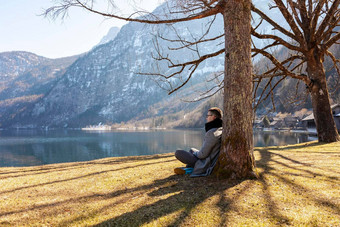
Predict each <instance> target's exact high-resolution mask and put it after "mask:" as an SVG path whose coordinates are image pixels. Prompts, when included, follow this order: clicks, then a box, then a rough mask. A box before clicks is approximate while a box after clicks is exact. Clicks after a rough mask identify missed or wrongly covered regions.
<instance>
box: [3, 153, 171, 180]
mask: <svg viewBox="0 0 340 227" xmlns="http://www.w3.org/2000/svg"><path fill="white" fill-rule="evenodd" d="M169 157H173V154H161V155H144V156H132V157H130V156H126V157H119V158H118V157H114V158H113V159H111V158H105V159H99V160H93V161H86V162H75V163H72V162H70V163H62V164H57V166H56V165H55V164H50V165H42V166H37V167H17V169H19V170H16V171H3V172H2V171H1V168H0V180H1V179H6V178H14V177H24V176H30V175H39V174H45V173H50V172H53V173H55V172H57V171H68V170H74V169H81V168H84V166H86V165H93V164H94V165H113V164H116V163H122V162H125V163H128V162H135V161H148V160H155V159H163V158H169ZM1 175H5V176H1ZM6 175H8V176H6Z"/></svg>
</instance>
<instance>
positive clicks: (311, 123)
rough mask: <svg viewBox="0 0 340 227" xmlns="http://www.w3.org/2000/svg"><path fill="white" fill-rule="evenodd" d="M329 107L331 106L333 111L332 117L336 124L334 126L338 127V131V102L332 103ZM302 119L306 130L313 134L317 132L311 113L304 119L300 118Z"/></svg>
mask: <svg viewBox="0 0 340 227" xmlns="http://www.w3.org/2000/svg"><path fill="white" fill-rule="evenodd" d="M331 108H332V113H333V118H334V121H335V124H336V128H337V129H338V131H340V104H335V105H332V106H331ZM302 121H303V123H304V125H305V127H306V128H307V130H308V132H310V133H312V134H315V135H316V134H317V131H316V125H315V122H314V115H313V114H311V115H309V116H307V117H305V118H304V119H302Z"/></svg>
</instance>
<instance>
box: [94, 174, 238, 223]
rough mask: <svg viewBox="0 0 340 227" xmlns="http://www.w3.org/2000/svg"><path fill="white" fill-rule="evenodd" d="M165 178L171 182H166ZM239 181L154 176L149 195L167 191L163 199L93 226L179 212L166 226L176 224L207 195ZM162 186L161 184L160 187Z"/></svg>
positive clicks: (222, 202) (148, 218) (211, 194)
mask: <svg viewBox="0 0 340 227" xmlns="http://www.w3.org/2000/svg"><path fill="white" fill-rule="evenodd" d="M167 182H172V184H170V185H168V186H163V187H162V185H164V184H165V185H167V184H166V183H167ZM239 183H240V181H234V182H229V183H228V182H224V183H222V182H217V180H216V179H215V178H213V177H205V178H190V177H188V176H176V175H173V176H170V177H168V178H165V179H162V180H156V181H155V182H154V184H152V185H149V189H154V188H156V190H154V191H152V192H150V193H149V194H148V195H149V196H151V197H157V196H164V195H170V196H169V197H167V198H166V199H160V200H158V201H156V202H155V203H152V204H147V205H144V206H142V207H140V208H138V209H135V210H133V211H131V212H127V213H124V214H122V215H120V216H118V217H116V218H113V219H110V220H107V221H105V222H102V223H100V224H98V225H96V226H141V225H143V224H147V223H150V222H152V221H154V220H157V219H159V218H161V217H165V216H167V215H170V214H173V213H175V212H179V214H178V215H177V216H176V217H175V218H173V219H171V220H170V223H168V224H167V226H178V225H180V224H181V223H182V222H183V220H184V219H185V218H186V217H187V216H189V215H190V213H191V212H192V210H193V209H194V208H195V207H196V206H198V205H199V204H201V203H202V202H203V201H205V200H206V199H208V198H210V197H212V196H214V195H219V194H220V193H221V192H223V191H224V190H227V189H228V188H231V187H233V186H235V185H237V184H239ZM160 186H161V187H160ZM228 203H229V202H225V201H220V206H221V207H222V206H223V207H224V209H225V208H226V205H225V204H228Z"/></svg>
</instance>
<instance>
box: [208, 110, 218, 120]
mask: <svg viewBox="0 0 340 227" xmlns="http://www.w3.org/2000/svg"><path fill="white" fill-rule="evenodd" d="M206 117H207V122H210V121H213V120H215V119H216V116H214V115H212V113H211V112H210V111H209V112H208V113H207V116H206Z"/></svg>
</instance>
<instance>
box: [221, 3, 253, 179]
mask: <svg viewBox="0 0 340 227" xmlns="http://www.w3.org/2000/svg"><path fill="white" fill-rule="evenodd" d="M250 4H251V0H227V1H225V8H224V9H225V10H224V13H223V18H224V30H225V46H226V56H225V76H224V116H223V134H222V146H221V153H220V156H219V161H218V165H217V170H216V173H217V175H218V177H222V178H223V177H230V178H246V177H248V176H251V175H252V173H253V167H254V159H253V125H252V121H253V110H252V63H251V40H250V31H251V24H250V19H251V11H250Z"/></svg>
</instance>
